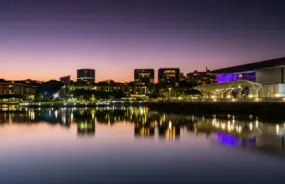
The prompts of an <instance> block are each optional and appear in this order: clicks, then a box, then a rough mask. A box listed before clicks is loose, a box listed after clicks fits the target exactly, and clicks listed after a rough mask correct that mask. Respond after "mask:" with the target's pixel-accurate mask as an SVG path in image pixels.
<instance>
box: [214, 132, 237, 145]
mask: <svg viewBox="0 0 285 184" xmlns="http://www.w3.org/2000/svg"><path fill="white" fill-rule="evenodd" d="M217 141H219V142H221V143H223V144H225V145H230V146H236V145H237V144H238V143H239V139H238V138H236V137H234V136H232V135H229V134H225V133H221V132H218V133H217Z"/></svg>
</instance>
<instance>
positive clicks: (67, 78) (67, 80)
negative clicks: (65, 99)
mask: <svg viewBox="0 0 285 184" xmlns="http://www.w3.org/2000/svg"><path fill="white" fill-rule="evenodd" d="M59 81H60V82H61V83H62V84H64V85H66V86H67V85H69V84H70V82H71V78H70V75H68V76H64V77H60V79H59Z"/></svg>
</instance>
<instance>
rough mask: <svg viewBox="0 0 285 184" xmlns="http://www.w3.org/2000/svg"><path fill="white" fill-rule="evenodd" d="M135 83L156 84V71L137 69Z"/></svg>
mask: <svg viewBox="0 0 285 184" xmlns="http://www.w3.org/2000/svg"><path fill="white" fill-rule="evenodd" d="M134 82H135V83H136V84H138V85H149V84H154V69H135V71H134Z"/></svg>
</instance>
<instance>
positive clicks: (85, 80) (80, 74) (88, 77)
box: [77, 69, 95, 85]
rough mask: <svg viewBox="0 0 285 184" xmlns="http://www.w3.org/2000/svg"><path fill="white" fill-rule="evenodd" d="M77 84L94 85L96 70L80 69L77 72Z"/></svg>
mask: <svg viewBox="0 0 285 184" xmlns="http://www.w3.org/2000/svg"><path fill="white" fill-rule="evenodd" d="M77 82H78V83H79V84H87V85H89V84H94V83H95V70H94V69H79V70H77Z"/></svg>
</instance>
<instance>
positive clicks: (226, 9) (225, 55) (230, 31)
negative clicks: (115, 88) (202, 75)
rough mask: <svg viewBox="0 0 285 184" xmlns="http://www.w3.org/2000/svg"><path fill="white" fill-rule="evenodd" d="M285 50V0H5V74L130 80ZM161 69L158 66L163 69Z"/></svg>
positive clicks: (1, 15) (0, 51)
mask: <svg viewBox="0 0 285 184" xmlns="http://www.w3.org/2000/svg"><path fill="white" fill-rule="evenodd" d="M284 56H285V1H284V0H268V1H263V0H236V1H235V0H208V1H203V0H196V1H191V0H0V69H1V70H0V78H5V79H10V80H16V79H19V80H20V79H27V78H31V79H36V80H44V81H46V80H49V79H58V78H59V77H60V76H64V75H69V74H70V75H72V78H73V79H75V77H76V69H78V68H94V69H96V78H97V79H96V81H100V80H105V79H114V80H116V81H130V80H132V79H133V70H134V69H135V68H154V69H156V70H157V69H158V68H160V67H180V68H181V71H182V72H184V73H188V72H192V71H194V70H196V69H198V70H205V68H206V67H208V68H210V69H218V68H221V67H226V66H232V65H236V64H243V63H248V62H255V61H261V60H265V59H272V58H278V57H284ZM156 75H157V73H156Z"/></svg>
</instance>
